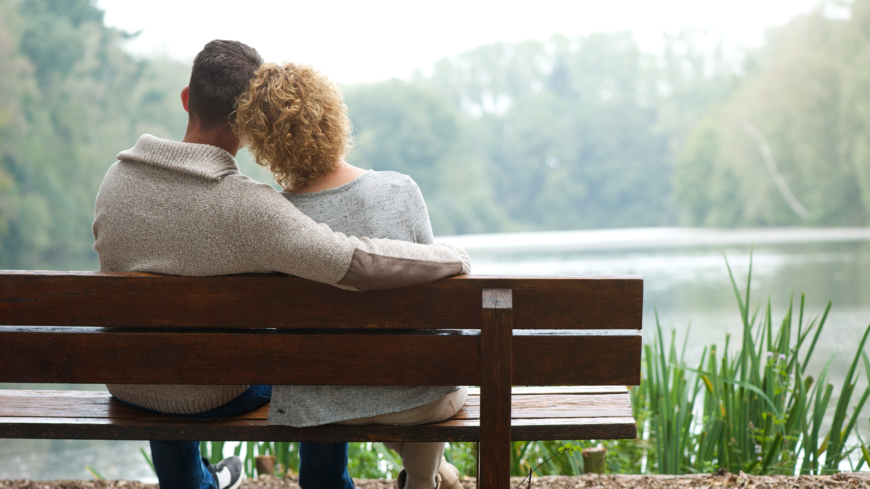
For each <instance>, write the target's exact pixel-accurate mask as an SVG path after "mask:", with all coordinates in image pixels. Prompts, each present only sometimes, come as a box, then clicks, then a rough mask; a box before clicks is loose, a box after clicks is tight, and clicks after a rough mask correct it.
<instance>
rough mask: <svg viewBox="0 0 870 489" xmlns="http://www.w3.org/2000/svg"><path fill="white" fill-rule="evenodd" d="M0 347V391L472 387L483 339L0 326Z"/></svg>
mask: <svg viewBox="0 0 870 489" xmlns="http://www.w3.org/2000/svg"><path fill="white" fill-rule="evenodd" d="M0 338H2V341H0V382H32V383H72V384H103V383H105V384H123V383H131V384H230V385H234V384H287V385H291V384H293V385H323V384H325V385H354V384H355V385H360V384H363V385H475V384H478V383H479V378H480V373H479V369H478V360H479V357H480V337H479V336H478V335H477V334H464V333H462V332H458V331H454V332H446V333H444V334H434V333H425V332H422V333H417V334H405V335H397V334H383V335H382V334H378V335H372V334H325V335H321V334H281V333H280V332H274V334H269V332H260V333H257V332H255V333H254V334H251V333H244V334H234V333H221V332H217V333H205V332H196V333H154V332H148V333H140V332H126V331H118V330H103V331H100V330H99V329H98V328H52V329H51V330H48V329H46V328H28V327H22V326H18V327H0ZM327 343H328V345H329V347H328V348H325V347H324V345H326V344H327Z"/></svg>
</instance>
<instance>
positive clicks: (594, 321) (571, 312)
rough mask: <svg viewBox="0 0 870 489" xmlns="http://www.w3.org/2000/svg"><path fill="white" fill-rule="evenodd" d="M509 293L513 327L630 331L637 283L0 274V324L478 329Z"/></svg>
mask: <svg viewBox="0 0 870 489" xmlns="http://www.w3.org/2000/svg"><path fill="white" fill-rule="evenodd" d="M484 288H508V289H512V290H513V309H514V310H513V320H514V327H515V328H517V329H556V328H558V329H562V328H564V329H640V328H641V314H642V307H643V302H642V301H643V279H642V278H641V277H640V276H636V275H626V276H600V277H599V276H589V277H570V276H560V277H501V276H475V275H468V276H463V277H457V278H451V279H446V280H441V281H438V282H435V283H432V284H426V285H419V286H414V287H408V288H402V289H394V290H382V291H369V292H348V291H344V290H340V289H337V288H335V287H331V286H328V285H323V284H318V283H315V282H311V281H308V280H303V279H299V278H293V277H288V276H284V275H279V274H261V275H242V276H223V277H177V276H168V275H156V274H146V273H99V272H27V271H17V270H7V271H0V324H5V325H33V326H104V327H140V326H180V327H207V328H215V327H220V328H223V327H231V328H239V327H245V328H321V327H329V328H369V327H371V328H401V329H406V328H422V329H427V328H438V329H441V328H453V329H477V328H479V327H480V326H479V325H480V307H481V295H480V291H481V290H482V289H484Z"/></svg>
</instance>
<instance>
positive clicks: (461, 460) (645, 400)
mask: <svg viewBox="0 0 870 489" xmlns="http://www.w3.org/2000/svg"><path fill="white" fill-rule="evenodd" d="M725 265H726V267H727V269H728V275H729V278H730V282H731V286H732V289H733V291H734V297H735V299H736V303H737V309H738V311H739V315H740V323H739V324H741V326H742V329H741V334H740V338H739V341H734V342H732V339H731V337H730V336H726V337H725V341H724V345H721V347H720V345H715V344H713V345H709V346H707V347H705V348H704V349H703V350H702V354H701V357H700V360H699V361H698V362H697V363H696V364H694V366H693V367H689V366H688V365H687V362H686V360H685V358H686V349H687V345H688V340H689V336H688V333H687V334H686V336H685V337H684V338H683V341H682V343H681V344H678V342H677V338H676V335H675V333H674V332H673V331H671V334H670V338H669V339H668V338H666V336H665V334H664V333H663V331H662V327H661V322H660V321H659V318H658V312H656V316H655V317H656V324H655V330H654V334H653V339H652V342H651V343H648V344H646V345H644V350H643V360H642V369H643V372H642V380H641V385H640V386H638V387H634V388H631V390H630V394H631V398H632V405H633V409H634V415H635V418H636V419H637V420H638V433H639V436H638V438H637V439H636V440H617V441H600V442H598V441H595V440H586V441H574V440H565V441H552V442H513V443H512V450H511V475H519V476H525V475H528V474H529V469H531V468H533V467H536V466H538V465H539V464H540V467H538V468H537V469H536V471H535V472H536V474H538V475H546V474H554V475H579V474H582V473H583V460H582V457H581V456H580V455H579V453H577V451H575V450H568V451H564V450H563V453H560V449H561V448H563V447H564V446H565V445H566V443H573V446H576V447H579V448H583V447H587V446H595V445H599V444H601V445H603V446H605V447H606V448H607V467H608V471H609V472H611V473H648V474H685V473H703V472H713V471H716V470H718V469H720V468H724V469H727V470H728V471H730V472H733V473H737V472H739V471H741V470H742V471H744V472H746V473H748V474H797V473H801V474H816V475H818V474H830V473H834V472H837V471H838V470H839V467H840V465H841V463H844V461H845V463H848V464H849V467H850V469H852V470H860V469H861V468H863V467H864V464H865V463H866V464H868V465H870V450H868V448H867V445H866V444H865V443H864V442H863V440H862V439H861V438H860V435H859V434H858V433H857V430H856V426H857V424H858V422H859V417H858V416H859V414H860V413H861V409H862V408H863V406H864V404H865V403H866V401H867V399H868V397H870V386H868V387H865V388H864V389H863V390H860V389H858V387H857V385H858V380H859V377H860V375H861V372H862V371H863V372H864V375H865V378H870V360H868V357H867V355H866V353H865V352H864V346H865V344H866V342H867V338H868V334H870V326H868V328H867V330H865V332H864V335H863V337H862V338H861V340H860V341H859V342H858V344H857V348H856V349H855V350H854V353H853V354H852V360H851V363H850V367H849V370H848V372H847V374H846V376H845V377H844V378H843V379H842V381H841V382H840V384H839V385H838V386H835V385H834V384H833V383H832V382H830V381H829V378H828V372H829V369H830V367H831V364H832V362H833V357H832V358H831V359H830V360H828V362H827V363H826V364H825V365H824V367H823V368H822V369H821V371H820V372H818V374H816V375H815V376H814V375H811V374H810V373H808V372H807V371H806V370H805V369H806V365H808V364H809V363H810V361H811V359H812V358H813V353H814V351H815V347H816V345H817V343H818V340H819V338H820V337H821V335H822V332H823V330H824V328H825V325H826V323H827V318H828V314H829V312H830V310H831V303H830V302H829V303H828V305H827V307H826V308H825V310H824V312H823V313H822V314H821V316H820V317H814V318H811V319H810V318H808V317H806V314H805V312H806V311H805V304H806V298H805V296H804V294H801V296H800V301H799V304H797V305H795V304H794V298H793V297H792V299H791V300H790V301H789V305H788V308H787V310H786V312H785V314H784V317H783V318H782V320H780V321H778V322H774V320H773V318H772V305H771V301H770V299H769V298H768V299H767V300H766V301H762V302H760V303H759V304H758V305H757V306H756V307H755V308H754V309H752V308H751V306H750V304H751V302H750V301H751V299H752V295H751V283H752V258H751V255H750V263H749V273H748V275H747V278H746V286H745V290H744V291H743V292H741V291H740V287H739V286H738V283H737V281H736V279H735V278H734V274H733V273H732V270H731V266H730V264H729V263H728V261H727V258H726V260H725ZM865 384H866V382H865ZM201 446H202V452H203V456H206V457H209V459H210V460H212V461H213V462H214V461H217V460H220V459H221V457H223V446H224V444H223V442H206V443H203V444H201ZM235 453H236V454H237V455H241V456H242V457H243V458H244V459H245V462H246V465H245V467H246V470H247V471H248V475H249V476H253V475H254V473H255V468H254V466H253V459H254V456H255V455H275V456H276V458H277V468H276V473H277V475H283V474H284V473H285V472H286V471H288V470H290V471H294V472H295V471H297V470H298V468H299V457H298V454H299V448H298V444H296V443H257V442H244V443H241V444H239V445H237V446H236V448H235ZM476 453H477V452H476V445H475V444H474V443H451V444H449V445H448V449H447V450H446V453H445V456H446V457H447V459H448V461H450V462H451V463H453V464H454V465H456V466H457V467H458V468H459V470H460V472H461V473H462V474H463V475H468V476H474V475H475V471H476V466H477V465H476V464H477V462H476V460H477V458H476ZM349 458H350V461H351V462H350V465H349V470H350V472H351V475H352V476H354V477H362V478H379V477H394V476H395V475H396V473H397V472H398V470H399V468H400V465H401V460H399V458H398V457H397V456H396V455H395V454H394V453H392V452H391V451H389V450H387V449H386V448H385V447H384V446H383V445H381V444H379V443H374V444H373V443H351V444H350V453H349Z"/></svg>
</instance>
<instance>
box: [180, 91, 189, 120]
mask: <svg viewBox="0 0 870 489" xmlns="http://www.w3.org/2000/svg"><path fill="white" fill-rule="evenodd" d="M189 101H190V88H189V87H184V88H182V89H181V105H182V106H184V111H185V112H187V113H188V114H189V113H190V108H189V107H188V106H187V104H188V102H189Z"/></svg>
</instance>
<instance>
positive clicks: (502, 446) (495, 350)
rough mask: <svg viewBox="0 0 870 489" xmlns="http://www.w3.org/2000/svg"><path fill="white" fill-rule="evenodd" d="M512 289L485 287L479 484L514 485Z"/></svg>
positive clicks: (485, 487)
mask: <svg viewBox="0 0 870 489" xmlns="http://www.w3.org/2000/svg"><path fill="white" fill-rule="evenodd" d="M512 307H513V304H512V296H511V290H510V289H484V290H483V309H482V310H481V317H480V365H481V367H480V368H481V371H480V449H479V451H478V456H479V458H478V466H479V469H478V472H477V487H478V488H480V489H503V488H506V487H508V486H509V485H510V465H511V374H512V372H513V366H512V364H511V360H512V356H513V355H512V350H511V348H512V347H511V338H512V335H513V331H512V329H513V324H512V312H513V308H512Z"/></svg>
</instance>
